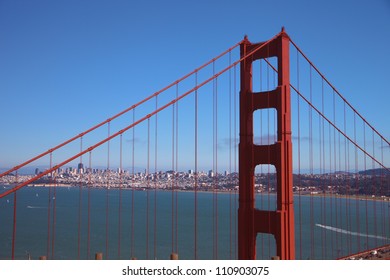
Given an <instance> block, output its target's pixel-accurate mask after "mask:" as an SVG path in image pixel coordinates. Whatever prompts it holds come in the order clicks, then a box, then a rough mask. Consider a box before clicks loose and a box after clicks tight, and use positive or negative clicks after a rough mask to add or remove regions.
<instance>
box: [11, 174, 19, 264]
mask: <svg viewBox="0 0 390 280" xmlns="http://www.w3.org/2000/svg"><path fill="white" fill-rule="evenodd" d="M15 181H16V182H17V181H18V171H16V176H15ZM13 207H14V209H13V210H14V211H13V225H12V244H11V259H12V260H14V259H15V243H16V221H17V219H16V209H17V195H16V192H14V205H13Z"/></svg>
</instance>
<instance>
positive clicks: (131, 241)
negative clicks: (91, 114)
mask: <svg viewBox="0 0 390 280" xmlns="http://www.w3.org/2000/svg"><path fill="white" fill-rule="evenodd" d="M134 122H135V109H133V123H134ZM132 130H133V133H132V141H131V143H132V144H131V145H132V153H131V158H132V159H131V175H132V177H131V211H130V212H131V221H130V224H131V225H130V257H131V258H135V252H134V188H135V167H134V164H135V156H134V152H135V126H133V129H132Z"/></svg>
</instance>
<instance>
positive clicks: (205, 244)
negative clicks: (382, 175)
mask: <svg viewBox="0 0 390 280" xmlns="http://www.w3.org/2000/svg"><path fill="white" fill-rule="evenodd" d="M7 187H9V186H7ZM1 188H4V187H3V186H2V187H1ZM195 197H196V200H197V215H196V220H195ZM16 199H17V210H16V217H17V222H16V238H15V258H16V259H26V258H27V257H28V255H29V256H31V258H33V259H37V258H38V257H39V256H43V255H45V256H48V258H53V259H93V258H94V256H95V253H97V252H102V253H103V255H104V258H105V259H130V258H132V257H136V258H137V259H169V257H170V254H171V252H172V251H175V252H177V253H178V255H179V258H180V259H195V258H198V259H215V258H218V259H236V258H237V234H236V232H237V207H238V194H236V193H234V192H231V193H218V194H216V193H212V192H198V193H197V194H196V196H195V193H194V192H172V191H154V190H149V191H131V190H122V191H119V190H118V189H110V190H106V189H97V188H91V189H89V190H88V189H85V188H84V189H82V190H81V191H80V189H79V188H78V187H56V188H55V189H54V188H44V187H35V188H33V187H26V188H24V189H22V190H20V191H18V192H17V196H16ZM275 199H276V196H275V195H273V194H258V195H257V197H256V205H257V207H258V208H259V209H264V210H268V209H270V210H273V209H274V208H275ZM13 201H14V196H13V195H11V196H9V197H6V198H3V199H0V259H10V258H11V252H12V232H13V211H14V207H13ZM294 201H295V239H296V258H297V259H336V258H339V257H342V256H345V255H350V254H353V253H355V252H358V251H364V250H367V249H370V248H375V247H379V246H382V245H386V244H389V243H390V218H389V217H390V206H389V205H390V204H389V202H388V201H371V200H359V199H352V198H336V197H322V196H295V197H294ZM133 202H134V203H133ZM54 206H55V207H54ZM176 209H177V211H176ZM195 224H196V235H195ZM195 236H196V238H195ZM88 237H89V238H88ZM195 243H196V245H195ZM195 248H196V250H195ZM195 252H196V253H195ZM275 254H276V249H275V241H274V238H273V236H271V235H267V234H258V237H257V258H258V259H270V258H271V257H272V256H274V255H275Z"/></svg>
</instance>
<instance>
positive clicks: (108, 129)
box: [106, 122, 111, 259]
mask: <svg viewBox="0 0 390 280" xmlns="http://www.w3.org/2000/svg"><path fill="white" fill-rule="evenodd" d="M110 134H111V132H110V122H108V123H107V137H109V136H110ZM106 177H107V178H106V179H107V181H106V183H107V185H106V258H107V259H108V258H109V253H108V248H109V247H108V245H109V189H110V141H108V142H107V170H106Z"/></svg>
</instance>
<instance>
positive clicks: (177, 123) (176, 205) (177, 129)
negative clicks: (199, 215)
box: [175, 84, 179, 254]
mask: <svg viewBox="0 0 390 280" xmlns="http://www.w3.org/2000/svg"><path fill="white" fill-rule="evenodd" d="M178 97H179V84H177V87H176V99H177V98H178ZM178 184H179V101H177V102H176V169H175V185H176V188H175V189H176V192H175V211H176V213H175V231H176V233H175V237H176V240H175V246H176V253H177V254H179V246H178V245H179V244H178V239H179V226H178V222H179V204H178V191H177V190H178V187H179V186H178Z"/></svg>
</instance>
